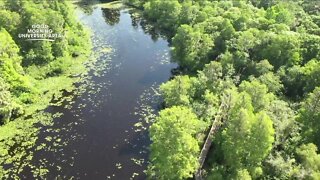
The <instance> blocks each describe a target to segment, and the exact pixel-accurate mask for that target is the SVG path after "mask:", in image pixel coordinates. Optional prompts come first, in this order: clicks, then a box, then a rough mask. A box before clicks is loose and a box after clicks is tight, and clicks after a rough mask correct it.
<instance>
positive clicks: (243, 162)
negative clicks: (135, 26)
mask: <svg viewBox="0 0 320 180" xmlns="http://www.w3.org/2000/svg"><path fill="white" fill-rule="evenodd" d="M128 3H130V4H132V5H134V6H136V7H140V8H141V9H143V12H144V15H145V16H146V17H147V18H148V20H150V21H151V22H153V23H154V25H155V26H157V27H159V28H160V29H161V31H162V32H163V33H164V34H166V35H168V36H169V40H170V41H171V45H172V56H173V61H175V62H176V63H178V65H179V66H180V72H181V74H180V75H177V76H175V77H174V78H173V79H172V80H170V81H168V82H167V83H165V84H162V85H161V87H160V91H161V94H162V96H163V98H164V103H165V108H164V109H163V110H162V111H161V112H160V113H159V115H158V117H157V118H156V119H155V122H154V123H153V125H151V127H150V130H149V131H150V136H151V140H152V144H151V147H150V150H151V155H150V165H149V168H148V175H149V177H150V178H151V179H187V178H190V177H192V176H193V175H194V173H195V172H196V171H197V168H199V162H198V158H199V155H200V150H201V148H202V146H203V143H204V140H205V136H206V134H207V133H208V130H209V129H210V126H211V125H212V123H213V122H212V121H213V120H214V119H215V117H216V116H221V117H222V120H221V121H219V122H214V123H213V125H216V126H218V125H219V126H221V127H220V129H219V130H218V131H217V132H216V133H215V134H214V137H213V142H212V146H211V149H210V152H209V154H208V157H207V160H206V163H205V165H204V166H203V170H202V174H203V176H204V178H206V179H241V180H243V179H320V154H318V149H319V148H320V141H319V139H320V126H319V122H320V79H319V77H320V12H319V8H320V3H319V1H303V0H301V1H299V0H298V1H296V0H294V1H293V0H292V1H289V0H288V1H281V0H244V1H222V0H221V1H219V0H198V1H193V0H170V1H163V0H128ZM223 106H225V107H228V109H227V110H225V111H221V107H223Z"/></svg>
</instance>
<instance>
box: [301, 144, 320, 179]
mask: <svg viewBox="0 0 320 180" xmlns="http://www.w3.org/2000/svg"><path fill="white" fill-rule="evenodd" d="M317 151H318V148H317V146H316V145H314V144H303V145H301V146H300V147H299V148H298V149H297V155H298V157H299V159H300V161H301V163H302V166H303V168H304V170H305V173H306V174H305V176H306V177H305V178H306V179H319V178H320V155H319V154H317Z"/></svg>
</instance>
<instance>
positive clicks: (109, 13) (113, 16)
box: [101, 8, 120, 26]
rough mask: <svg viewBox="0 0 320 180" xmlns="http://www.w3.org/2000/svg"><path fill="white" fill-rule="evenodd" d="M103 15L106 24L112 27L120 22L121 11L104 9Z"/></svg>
mask: <svg viewBox="0 0 320 180" xmlns="http://www.w3.org/2000/svg"><path fill="white" fill-rule="evenodd" d="M101 10H102V15H103V17H104V19H105V21H106V23H107V24H108V25H110V26H113V25H115V24H118V23H119V22H120V9H116V8H102V9H101Z"/></svg>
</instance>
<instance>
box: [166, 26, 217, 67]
mask: <svg viewBox="0 0 320 180" xmlns="http://www.w3.org/2000/svg"><path fill="white" fill-rule="evenodd" d="M172 45H173V51H172V55H173V60H174V61H175V62H178V63H179V65H180V66H182V67H184V68H188V69H191V70H194V69H198V68H199V67H202V66H203V65H204V64H206V63H208V62H209V60H210V59H209V57H208V53H210V51H211V50H212V47H213V42H212V39H211V38H210V36H209V35H208V34H205V33H204V32H203V30H201V29H200V28H192V27H191V26H189V25H182V26H180V27H179V28H178V30H177V34H176V35H175V37H174V38H173V39H172Z"/></svg>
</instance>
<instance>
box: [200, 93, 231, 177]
mask: <svg viewBox="0 0 320 180" xmlns="http://www.w3.org/2000/svg"><path fill="white" fill-rule="evenodd" d="M230 98H231V96H230V95H225V94H224V95H223V96H222V101H221V104H220V107H219V110H218V112H217V114H216V116H215V119H214V120H213V122H212V125H211V129H210V131H209V133H208V136H207V138H206V141H205V142H204V144H203V147H202V149H201V153H200V156H199V168H198V170H197V171H196V173H195V180H202V175H201V171H202V170H201V169H202V167H203V164H204V162H205V161H206V158H207V155H208V152H209V150H210V147H211V144H212V139H213V136H214V135H215V134H216V133H217V131H218V130H219V129H220V127H221V126H222V124H223V123H224V121H225V120H226V119H227V115H228V112H229V110H230V105H229V104H230Z"/></svg>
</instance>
